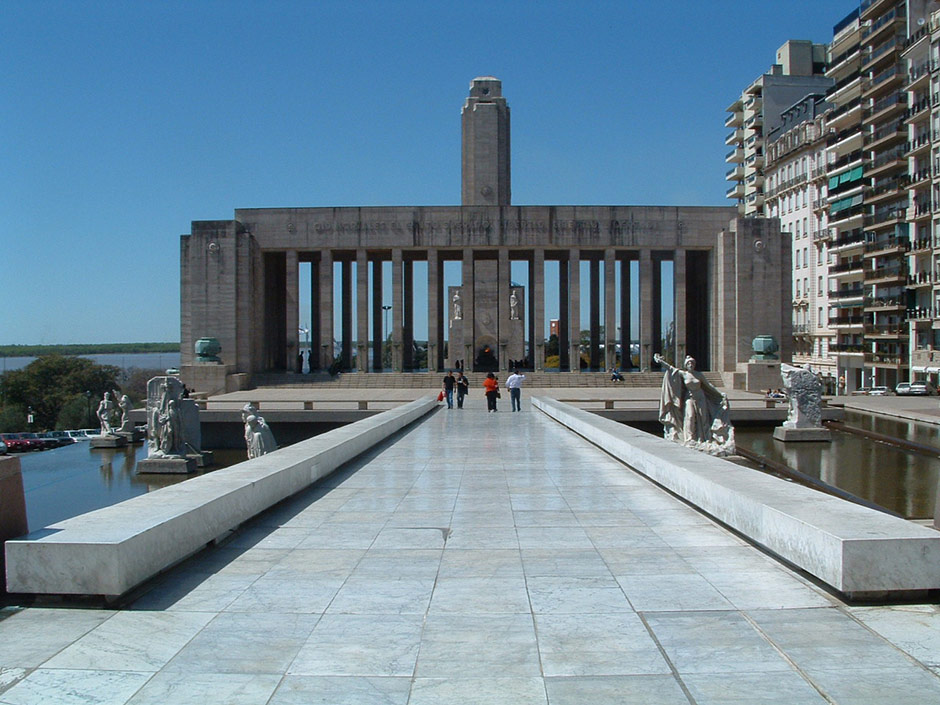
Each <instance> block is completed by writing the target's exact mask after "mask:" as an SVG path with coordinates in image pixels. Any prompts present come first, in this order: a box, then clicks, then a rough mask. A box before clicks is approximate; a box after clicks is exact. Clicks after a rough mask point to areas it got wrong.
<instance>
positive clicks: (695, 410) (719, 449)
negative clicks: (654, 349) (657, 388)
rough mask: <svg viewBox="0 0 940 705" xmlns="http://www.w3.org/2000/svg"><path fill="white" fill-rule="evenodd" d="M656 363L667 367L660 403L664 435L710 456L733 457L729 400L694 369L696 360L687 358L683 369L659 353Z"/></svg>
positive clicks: (660, 419)
mask: <svg viewBox="0 0 940 705" xmlns="http://www.w3.org/2000/svg"><path fill="white" fill-rule="evenodd" d="M653 360H654V361H655V362H658V363H659V364H660V365H663V366H664V367H665V368H666V370H665V373H664V375H663V389H662V396H661V397H660V401H659V421H660V423H662V425H663V436H664V437H665V438H667V439H669V440H672V441H675V442H677V443H681V444H682V445H685V446H688V447H690V448H695V449H696V450H701V451H704V452H706V453H710V454H711V455H719V456H721V455H731V454H733V453H734V428H733V427H732V426H731V420H730V415H729V407H728V397H727V396H725V395H724V394H723V393H722V392H721V391H720V390H719V389H717V388H716V387H715V386H714V385H713V384H712V383H711V382H709V381H708V380H707V379H705V376H704V375H703V374H702V373H701V372H698V371H697V370H696V369H695V358H693V357H691V356H687V357H686V358H685V364H684V365H683V367H682V368H681V369H680V368H677V367H673V366H672V365H670V364H669V363H668V362H666V361H665V360H664V359H663V358H662V356H661V355H659V353H657V354H656V355H654V356H653Z"/></svg>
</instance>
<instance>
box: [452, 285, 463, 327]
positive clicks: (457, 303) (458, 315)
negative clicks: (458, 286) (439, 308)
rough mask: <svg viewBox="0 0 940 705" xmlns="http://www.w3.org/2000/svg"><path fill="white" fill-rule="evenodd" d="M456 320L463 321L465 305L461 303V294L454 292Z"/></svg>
mask: <svg viewBox="0 0 940 705" xmlns="http://www.w3.org/2000/svg"><path fill="white" fill-rule="evenodd" d="M453 300H454V320H455V321H459V320H462V319H463V305H462V304H461V303H460V292H459V291H455V292H454V299H453Z"/></svg>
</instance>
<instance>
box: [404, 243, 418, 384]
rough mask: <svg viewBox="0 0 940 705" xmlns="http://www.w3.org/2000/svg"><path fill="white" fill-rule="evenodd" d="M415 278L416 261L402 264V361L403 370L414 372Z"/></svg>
mask: <svg viewBox="0 0 940 705" xmlns="http://www.w3.org/2000/svg"><path fill="white" fill-rule="evenodd" d="M414 290H415V278H414V261H413V260H410V259H409V260H407V261H406V262H404V263H403V264H402V306H403V307H404V308H403V311H402V326H401V360H402V369H407V370H408V371H409V372H412V371H414V360H415V354H414V351H415V346H414V340H415V301H414Z"/></svg>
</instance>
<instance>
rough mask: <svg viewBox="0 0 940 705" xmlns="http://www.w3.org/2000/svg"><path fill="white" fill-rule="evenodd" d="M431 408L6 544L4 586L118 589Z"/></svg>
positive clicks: (420, 406)
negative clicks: (5, 584) (5, 580)
mask: <svg viewBox="0 0 940 705" xmlns="http://www.w3.org/2000/svg"><path fill="white" fill-rule="evenodd" d="M436 407H437V401H436V397H431V396H427V397H424V398H422V399H418V400H416V401H413V402H411V403H409V404H406V405H404V406H400V407H397V408H395V409H391V410H389V411H386V412H384V413H382V414H377V415H376V416H373V417H371V418H368V419H363V420H361V421H357V422H356V423H353V424H350V425H348V426H344V427H342V428H338V429H335V430H333V431H330V432H328V433H324V434H322V435H320V436H315V437H313V438H310V439H308V440H306V441H302V442H300V443H296V444H294V445H292V446H288V447H286V448H282V449H280V450H278V451H275V452H274V453H270V454H268V455H264V456H262V457H260V458H255V459H254V460H248V461H245V462H243V463H239V464H238V465H233V466H232V467H229V468H225V469H223V470H217V471H216V472H212V473H209V474H207V475H202V476H199V477H195V478H193V479H191V480H187V481H186V482H183V483H180V484H178V485H172V486H170V487H165V488H163V489H160V490H157V491H156V492H150V493H148V494H145V495H141V496H138V497H134V498H132V499H129V500H127V501H124V502H121V503H120V504H116V505H113V506H111V507H105V508H103V509H98V510H96V511H93V512H89V513H87V514H82V515H81V516H77V517H73V518H71V519H66V520H65V521H61V522H59V523H57V524H53V525H52V526H49V527H47V528H45V529H42V530H40V531H36V532H33V533H30V534H28V535H27V536H25V537H23V538H20V539H15V540H11V541H7V542H6V578H7V590H8V591H9V592H11V593H28V594H50V595H101V596H106V597H117V596H120V595H123V594H124V593H126V592H128V591H129V590H131V589H132V588H133V587H135V586H136V585H139V584H140V583H142V582H143V581H145V580H147V579H148V578H151V577H153V576H154V575H156V574H157V573H159V572H161V571H163V570H165V569H166V568H168V567H170V566H172V565H174V564H175V563H178V562H179V561H181V560H183V559H184V558H186V557H187V556H190V555H192V554H193V553H196V552H197V551H199V550H201V549H202V548H203V547H204V546H206V545H207V544H209V543H210V542H212V541H214V540H216V539H217V538H219V537H220V536H222V535H224V534H225V533H226V532H227V531H230V530H232V529H234V528H235V527H237V526H238V525H239V524H241V523H243V522H245V521H247V520H248V519H250V518H251V517H253V516H255V515H256V514H259V513H260V512H262V511H264V510H265V509H267V508H268V507H271V506H272V505H274V504H276V503H277V502H280V501H281V500H283V499H285V498H287V497H289V496H291V495H293V494H295V493H296V492H299V491H300V490H302V489H304V488H306V487H308V486H309V485H311V484H313V483H314V482H316V481H317V480H319V479H321V478H323V477H325V476H326V475H328V474H330V473H331V472H332V471H333V470H335V469H336V468H338V467H339V466H340V465H342V464H343V463H345V462H347V461H349V460H351V459H353V458H355V457H356V456H357V455H359V454H361V453H363V452H364V451H366V450H368V449H369V448H371V447H372V446H374V445H375V444H377V443H379V442H380V441H382V440H384V439H385V438H387V437H388V436H390V435H392V434H393V433H395V432H396V431H399V430H400V429H402V428H404V427H405V426H407V425H408V424H410V423H411V422H412V421H415V420H417V419H419V418H420V417H422V416H424V415H425V414H427V413H428V412H430V411H431V410H433V409H435V408H436Z"/></svg>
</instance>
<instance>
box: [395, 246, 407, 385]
mask: <svg viewBox="0 0 940 705" xmlns="http://www.w3.org/2000/svg"><path fill="white" fill-rule="evenodd" d="M402 287H403V281H402V251H401V248H395V249H393V250H392V369H393V370H394V371H395V372H401V371H402V369H403V368H402V350H401V345H402V327H403V326H404V315H403V313H404V312H403V311H402Z"/></svg>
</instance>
